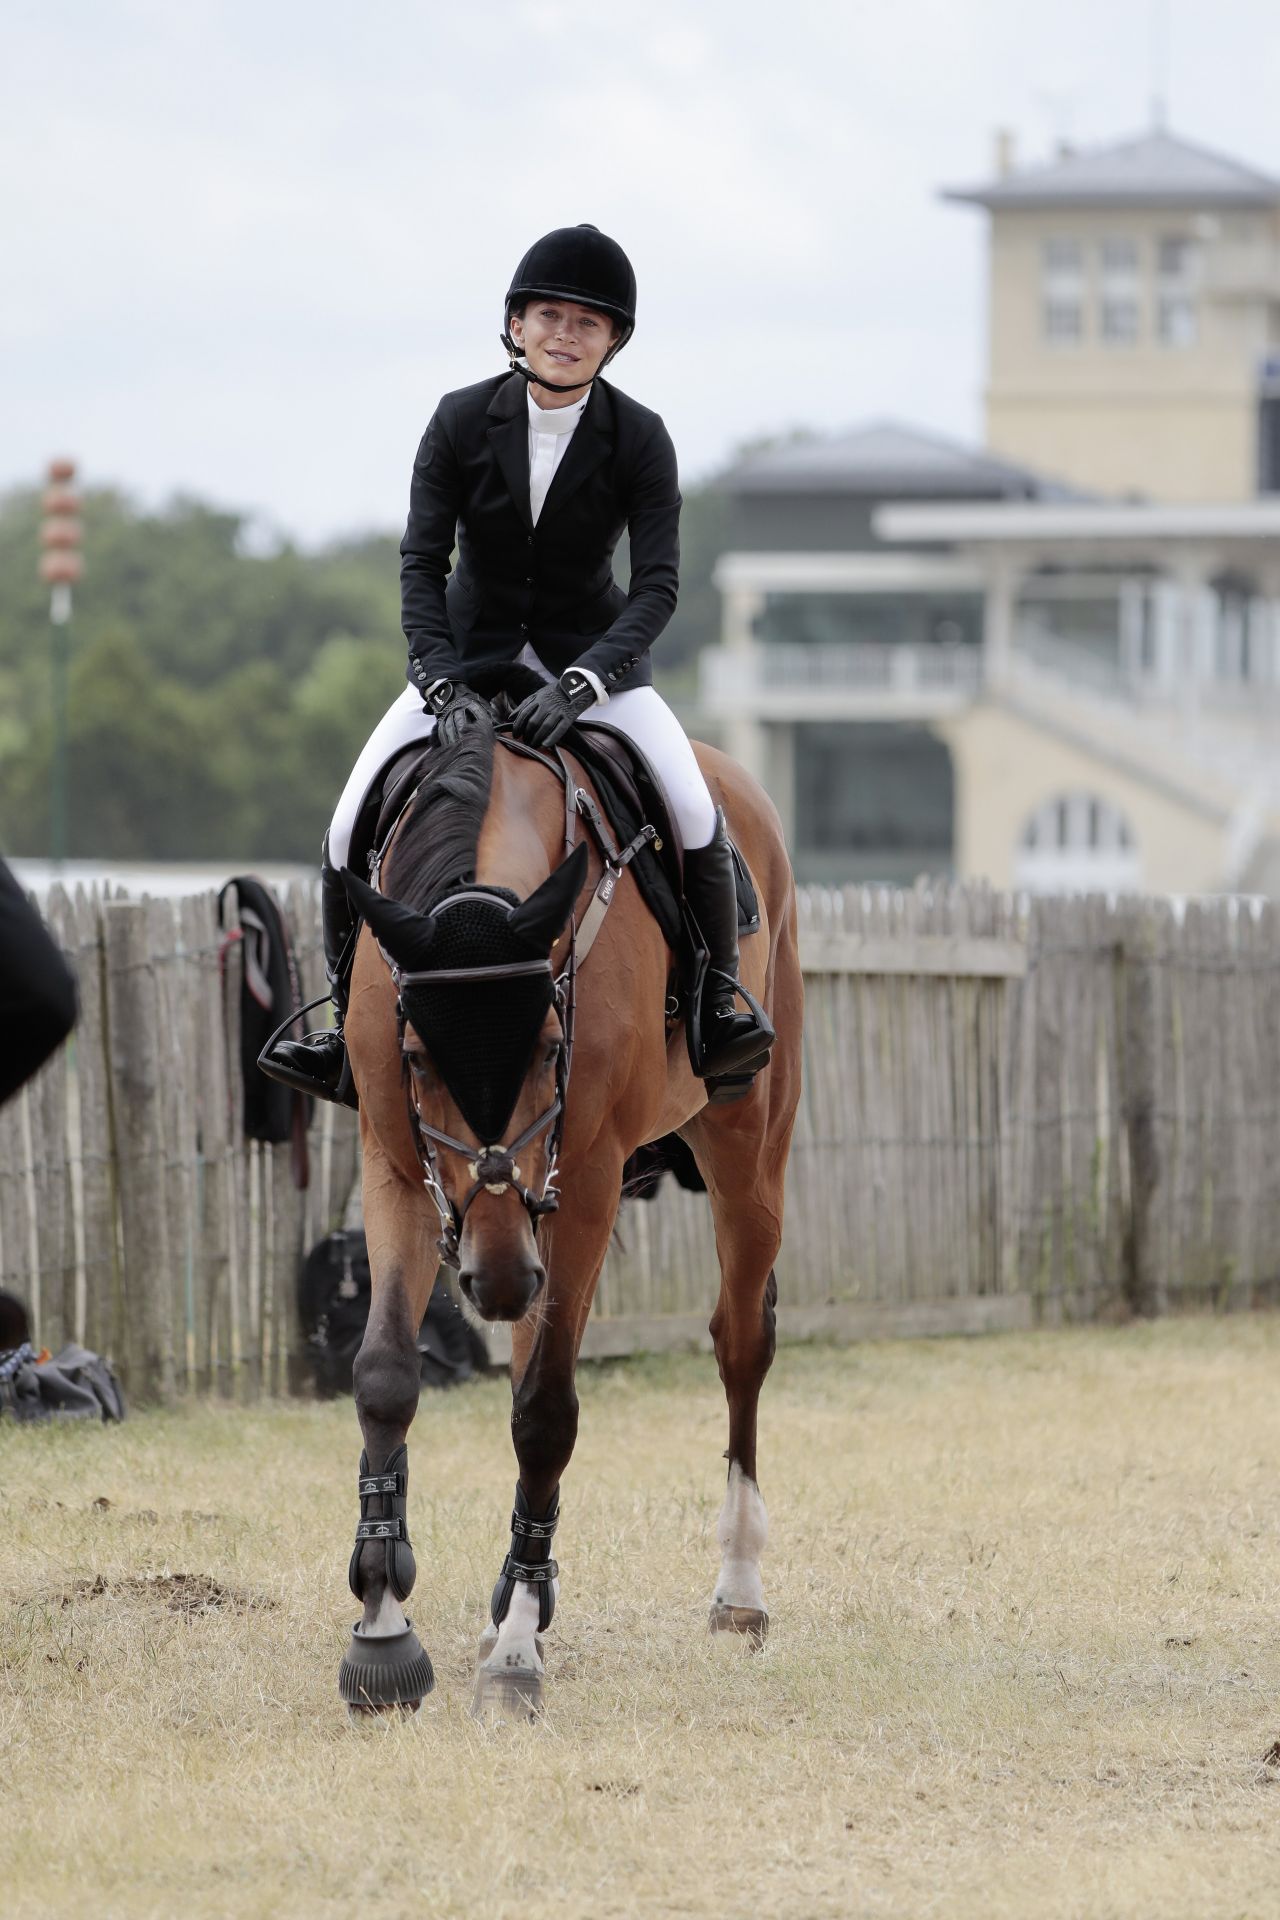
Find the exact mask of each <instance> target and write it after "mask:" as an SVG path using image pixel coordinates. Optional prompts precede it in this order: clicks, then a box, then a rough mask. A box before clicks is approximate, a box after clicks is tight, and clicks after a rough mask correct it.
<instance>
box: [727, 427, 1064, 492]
mask: <svg viewBox="0 0 1280 1920" xmlns="http://www.w3.org/2000/svg"><path fill="white" fill-rule="evenodd" d="M717 484H718V485H719V486H720V487H721V488H722V489H723V490H724V491H725V492H726V493H824V494H832V493H843V494H861V495H865V496H866V497H867V498H868V499H876V500H884V499H895V500H907V499H910V498H912V496H913V495H914V496H917V497H923V498H925V499H930V500H938V499H952V498H960V499H964V498H969V499H975V498H976V499H984V500H989V499H993V498H994V499H999V500H1046V499H1048V500H1062V499H1069V498H1078V497H1080V496H1078V495H1075V494H1073V493H1072V492H1071V491H1070V490H1069V489H1067V488H1065V487H1062V486H1058V485H1056V484H1055V483H1054V482H1053V481H1050V480H1045V479H1043V478H1042V477H1041V476H1040V475H1039V474H1035V473H1032V472H1030V471H1029V470H1028V469H1027V468H1026V467H1017V466H1014V465H1012V464H1011V463H1010V462H1009V461H1007V460H1000V459H998V458H997V457H996V456H995V455H994V454H990V453H985V452H983V451H982V450H981V449H980V448H976V447H966V446H961V445H960V444H959V443H958V442H956V441H954V440H944V439H942V438H940V437H939V436H938V435H937V434H934V433H924V432H922V431H921V430H920V429H919V428H918V427H905V426H901V425H899V424H898V423H897V422H896V421H893V420H876V421H871V422H869V423H868V424H867V425H866V426H861V427H854V428H851V429H850V431H849V432H847V433H841V434H835V435H833V436H831V437H830V438H828V439H814V440H794V441H788V442H787V443H786V444H785V445H784V446H778V447H770V448H767V449H765V450H763V451H761V452H759V453H751V454H748V455H746V457H745V458H744V459H742V460H740V461H739V462H738V464H737V465H736V466H734V467H731V468H730V469H729V471H728V472H727V473H724V474H722V475H721V476H720V479H719V481H718V482H717Z"/></svg>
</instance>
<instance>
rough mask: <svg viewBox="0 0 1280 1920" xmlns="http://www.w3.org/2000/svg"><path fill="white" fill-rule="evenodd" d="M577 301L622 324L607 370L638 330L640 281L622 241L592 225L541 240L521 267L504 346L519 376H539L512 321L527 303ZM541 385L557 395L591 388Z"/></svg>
mask: <svg viewBox="0 0 1280 1920" xmlns="http://www.w3.org/2000/svg"><path fill="white" fill-rule="evenodd" d="M548 297H551V298H554V299H557V300H572V301H574V302H575V303H576V304H577V305H578V306H580V307H595V308H596V310H597V311H598V312H600V313H607V314H608V316H609V318H610V319H611V320H613V321H615V322H616V324H617V326H618V328H619V336H618V338H617V339H616V340H615V341H614V343H613V345H612V346H611V347H610V349H609V351H608V353H606V355H605V357H604V359H603V360H602V361H601V362H600V365H601V366H602V367H607V366H608V364H609V362H610V361H611V360H612V359H613V356H614V355H615V353H621V351H622V349H623V348H624V347H625V346H626V344H627V342H628V340H629V339H630V338H631V336H632V334H633V333H634V332H635V327H636V276H635V272H634V270H633V268H632V265H631V262H630V261H629V260H628V258H627V256H626V254H625V253H624V252H623V251H622V248H621V247H620V246H619V245H618V243H617V241H616V240H611V239H610V238H609V236H608V234H607V233H601V231H600V229H599V227H593V226H590V225H589V224H588V223H587V222H586V221H584V222H583V223H582V225H581V226H577V227H557V228H556V229H555V231H554V233H546V234H544V235H543V236H542V238H541V240H535V241H534V243H533V245H532V246H531V247H530V249H529V251H528V253H526V254H525V256H524V259H523V260H522V261H521V262H520V265H519V266H518V267H517V268H516V270H515V274H514V276H513V278H512V281H511V285H510V286H509V287H508V289H507V304H506V309H505V322H506V324H505V325H504V327H503V330H502V344H503V346H504V347H505V348H506V350H507V353H508V354H509V356H510V359H511V364H512V367H513V368H514V370H515V371H516V372H517V373H522V374H523V375H524V377H525V379H526V380H532V379H533V377H534V376H533V375H532V373H531V372H530V371H529V369H528V367H527V366H525V365H523V363H522V362H521V359H520V349H519V348H518V347H517V346H516V344H515V342H514V340H513V339H512V338H511V316H512V314H513V313H514V312H515V311H516V309H517V308H518V307H523V306H524V305H525V304H526V302H527V301H530V300H537V299H546V298H548ZM538 384H539V386H543V387H548V388H549V389H550V391H551V392H552V393H574V392H576V390H577V388H578V387H580V386H582V387H585V386H588V385H590V382H589V381H586V380H579V381H577V382H576V383H575V385H573V386H563V387H560V386H553V385H552V383H551V382H550V381H549V380H540V381H539V382H538Z"/></svg>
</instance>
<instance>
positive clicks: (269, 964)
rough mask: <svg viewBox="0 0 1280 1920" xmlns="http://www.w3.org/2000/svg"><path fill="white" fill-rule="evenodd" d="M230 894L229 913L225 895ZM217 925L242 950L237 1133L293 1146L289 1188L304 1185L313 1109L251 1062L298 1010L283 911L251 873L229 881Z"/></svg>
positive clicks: (299, 1001) (226, 941) (294, 962)
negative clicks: (240, 1110)
mask: <svg viewBox="0 0 1280 1920" xmlns="http://www.w3.org/2000/svg"><path fill="white" fill-rule="evenodd" d="M233 892H234V894H235V911H234V914H233V912H232V908H231V905H230V902H229V900H228V895H230V894H231V893H233ZM218 924H219V926H221V927H226V928H228V932H227V934H226V938H225V939H224V941H223V953H224V955H225V952H226V948H227V946H228V944H229V943H230V942H231V941H233V940H237V939H238V940H240V941H241V942H242V943H243V955H244V964H243V970H242V973H241V987H240V1078H241V1083H242V1086H243V1092H244V1131H245V1136H246V1138H248V1139H250V1140H266V1141H269V1142H270V1143H272V1144H273V1145H278V1144H280V1143H281V1142H282V1141H285V1140H291V1141H292V1142H293V1167H294V1185H295V1186H296V1187H305V1186H306V1185H307V1128H308V1126H309V1125H310V1122H311V1112H312V1103H311V1101H310V1100H308V1099H307V1097H306V1096H305V1095H304V1094H301V1093H297V1092H295V1091H294V1089H293V1088H292V1087H282V1086H281V1085H280V1083H279V1081H278V1080H270V1079H268V1078H267V1076H266V1074H265V1073H259V1072H258V1055H259V1054H260V1053H261V1051H262V1049H263V1047H264V1046H265V1045H266V1043H267V1041H268V1040H269V1039H270V1038H271V1035H272V1033H273V1032H274V1031H275V1029H276V1027H277V1026H278V1025H279V1024H280V1022H281V1021H282V1020H283V1019H284V1017H285V1015H286V1014H287V1013H294V1012H296V1011H298V1010H299V1009H300V1008H301V1006H302V986H301V982H300V977H299V973H298V963H297V959H296V957H295V954H294V950H293V940H292V938H291V936H290V931H289V925H288V922H287V921H286V919H285V915H284V909H283V908H282V907H281V905H280V902H279V901H278V900H277V899H276V897H275V895H274V893H272V891H271V889H270V887H268V886H266V885H265V884H264V882H263V881H261V880H257V879H255V878H254V876H253V875H252V874H249V873H240V874H236V875H235V876H234V877H233V878H232V879H230V880H228V881H227V884H226V885H225V886H224V887H223V889H222V891H221V892H220V893H219V895H218Z"/></svg>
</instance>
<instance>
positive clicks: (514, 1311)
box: [458, 1260, 547, 1320]
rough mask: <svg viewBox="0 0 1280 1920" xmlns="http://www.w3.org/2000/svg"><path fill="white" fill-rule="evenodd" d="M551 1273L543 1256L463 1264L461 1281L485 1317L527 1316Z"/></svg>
mask: <svg viewBox="0 0 1280 1920" xmlns="http://www.w3.org/2000/svg"><path fill="white" fill-rule="evenodd" d="M546 1277H547V1270H546V1268H545V1267H544V1266H543V1265H542V1262H541V1261H540V1260H519V1261H511V1262H506V1261H492V1262H485V1264H483V1265H481V1266H474V1267H472V1266H465V1265H464V1266H463V1268H462V1270H461V1271H460V1273H459V1274H458V1285H459V1286H460V1287H461V1288H462V1291H463V1294H464V1295H465V1296H466V1298H467V1299H468V1300H469V1301H470V1303H471V1305H472V1306H473V1307H474V1308H475V1310H476V1312H477V1313H478V1314H479V1315H480V1318H481V1319H482V1320H523V1319H524V1316H525V1314H526V1313H528V1311H529V1308H530V1307H531V1306H532V1305H533V1302H534V1300H535V1298H536V1296H537V1294H538V1290H539V1288H540V1287H541V1286H542V1285H543V1283H544V1281H545V1280H546Z"/></svg>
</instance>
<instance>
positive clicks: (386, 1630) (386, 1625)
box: [360, 1587, 408, 1640]
mask: <svg viewBox="0 0 1280 1920" xmlns="http://www.w3.org/2000/svg"><path fill="white" fill-rule="evenodd" d="M407 1624H408V1623H407V1621H406V1620H405V1617H404V1609H403V1608H402V1607H401V1605H400V1602H399V1601H398V1600H397V1599H396V1597H395V1595H394V1593H392V1591H391V1589H390V1587H384V1588H383V1592H382V1598H381V1600H380V1601H379V1602H378V1611H377V1613H376V1614H375V1615H374V1617H373V1619H372V1621H371V1622H370V1624H369V1625H368V1626H367V1627H361V1629H360V1631H361V1633H362V1634H363V1635H364V1637H365V1639H366V1640H380V1639H382V1638H383V1637H384V1636H386V1635H387V1634H392V1633H403V1632H404V1630H405V1627H406V1625H407Z"/></svg>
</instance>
